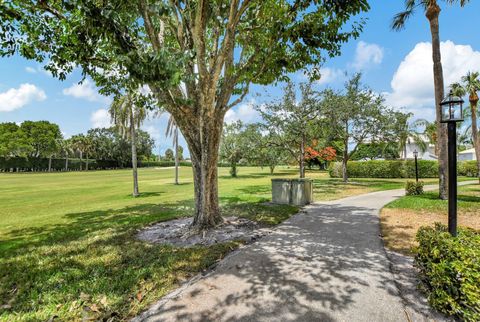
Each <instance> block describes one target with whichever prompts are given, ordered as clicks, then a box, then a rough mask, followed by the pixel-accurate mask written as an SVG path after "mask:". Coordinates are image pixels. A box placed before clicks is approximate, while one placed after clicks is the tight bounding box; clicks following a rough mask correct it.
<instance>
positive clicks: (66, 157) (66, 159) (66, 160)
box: [65, 154, 68, 171]
mask: <svg viewBox="0 0 480 322" xmlns="http://www.w3.org/2000/svg"><path fill="white" fill-rule="evenodd" d="M65 171H68V154H66V155H65Z"/></svg>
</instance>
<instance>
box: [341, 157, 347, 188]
mask: <svg viewBox="0 0 480 322" xmlns="http://www.w3.org/2000/svg"><path fill="white" fill-rule="evenodd" d="M347 163H348V153H347V155H345V153H344V154H343V160H342V178H343V182H344V183H347V182H348V173H347Z"/></svg>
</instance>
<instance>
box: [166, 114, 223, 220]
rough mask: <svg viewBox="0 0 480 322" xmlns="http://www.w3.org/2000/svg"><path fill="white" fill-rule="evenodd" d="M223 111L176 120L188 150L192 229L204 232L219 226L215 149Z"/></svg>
mask: <svg viewBox="0 0 480 322" xmlns="http://www.w3.org/2000/svg"><path fill="white" fill-rule="evenodd" d="M223 116H224V112H221V111H215V112H213V113H212V114H210V115H205V114H202V117H195V116H192V118H191V119H188V118H181V119H180V118H179V119H178V120H177V119H176V120H175V121H176V122H177V125H179V127H180V129H181V130H182V133H183V135H184V137H185V140H186V141H187V144H188V149H189V150H190V157H191V159H192V170H193V179H194V180H193V185H194V198H195V211H194V218H193V222H192V227H194V228H196V229H206V228H211V227H214V226H216V225H218V224H220V223H221V222H222V221H223V219H222V217H221V215H220V206H219V203H218V173H217V163H218V149H219V146H220V138H221V135H222V130H223Z"/></svg>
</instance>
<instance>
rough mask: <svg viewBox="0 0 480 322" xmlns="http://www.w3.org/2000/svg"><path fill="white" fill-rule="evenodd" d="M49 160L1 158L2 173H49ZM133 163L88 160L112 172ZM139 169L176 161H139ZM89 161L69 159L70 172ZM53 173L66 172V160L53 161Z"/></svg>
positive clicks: (90, 168)
mask: <svg viewBox="0 0 480 322" xmlns="http://www.w3.org/2000/svg"><path fill="white" fill-rule="evenodd" d="M48 162H49V161H48V158H20V157H14V158H4V157H0V172H30V171H34V172H43V171H48ZM180 165H181V166H191V163H190V162H180ZM131 166H132V165H131V163H128V164H124V165H121V164H119V162H118V161H116V160H88V169H89V170H110V169H118V168H130V167H131ZM138 166H139V167H173V166H175V162H174V161H139V162H138ZM86 167H87V160H86V159H83V160H82V161H80V159H68V171H78V170H80V168H82V169H83V170H85V169H86ZM51 169H52V171H65V159H52V167H51Z"/></svg>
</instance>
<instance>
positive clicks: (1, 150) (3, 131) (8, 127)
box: [0, 122, 34, 157]
mask: <svg viewBox="0 0 480 322" xmlns="http://www.w3.org/2000/svg"><path fill="white" fill-rule="evenodd" d="M33 151H34V149H33V146H32V145H31V144H30V140H29V138H28V137H27V135H26V133H25V132H24V131H23V130H22V128H21V127H20V126H18V125H17V124H15V123H13V122H7V123H0V156H2V157H26V156H28V155H30V154H31V153H32V152H33Z"/></svg>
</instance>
